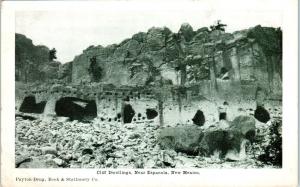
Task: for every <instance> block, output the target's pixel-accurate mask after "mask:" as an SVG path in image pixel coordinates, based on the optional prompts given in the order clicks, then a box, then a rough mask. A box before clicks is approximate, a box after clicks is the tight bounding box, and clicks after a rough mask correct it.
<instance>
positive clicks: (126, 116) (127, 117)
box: [123, 104, 135, 123]
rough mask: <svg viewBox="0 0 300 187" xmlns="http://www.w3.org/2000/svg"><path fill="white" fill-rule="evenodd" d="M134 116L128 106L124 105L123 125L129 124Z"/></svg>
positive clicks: (130, 107)
mask: <svg viewBox="0 0 300 187" xmlns="http://www.w3.org/2000/svg"><path fill="white" fill-rule="evenodd" d="M134 115H135V111H134V110H133V108H132V106H131V105H130V104H125V106H124V111H123V118H124V123H131V121H132V118H133V116H134Z"/></svg>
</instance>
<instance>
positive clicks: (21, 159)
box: [15, 156, 32, 168]
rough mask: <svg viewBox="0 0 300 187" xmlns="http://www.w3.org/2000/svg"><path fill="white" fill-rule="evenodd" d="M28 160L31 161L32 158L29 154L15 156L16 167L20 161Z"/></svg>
mask: <svg viewBox="0 0 300 187" xmlns="http://www.w3.org/2000/svg"><path fill="white" fill-rule="evenodd" d="M30 161H32V158H30V157H29V156H16V160H15V164H16V168H18V167H19V166H20V165H21V164H22V163H24V162H30Z"/></svg>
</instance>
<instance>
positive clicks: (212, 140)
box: [199, 129, 244, 160]
mask: <svg viewBox="0 0 300 187" xmlns="http://www.w3.org/2000/svg"><path fill="white" fill-rule="evenodd" d="M243 141H244V135H243V134H242V133H241V132H239V131H236V130H229V129H228V130H221V129H211V130H208V131H205V132H204V136H203V138H202V140H201V142H200V144H199V154H200V155H203V156H210V155H217V156H218V157H220V158H229V159H231V160H240V159H242V158H240V152H241V151H242V150H243V149H242V143H243ZM229 154H230V156H229Z"/></svg>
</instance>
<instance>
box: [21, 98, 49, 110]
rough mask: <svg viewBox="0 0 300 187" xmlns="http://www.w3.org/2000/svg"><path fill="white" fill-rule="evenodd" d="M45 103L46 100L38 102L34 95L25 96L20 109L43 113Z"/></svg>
mask: <svg viewBox="0 0 300 187" xmlns="http://www.w3.org/2000/svg"><path fill="white" fill-rule="evenodd" d="M45 105H46V101H42V102H40V103H36V101H35V97H34V96H28V97H25V98H24V100H23V102H22V104H21V107H20V109H19V111H20V112H24V113H37V114H41V113H43V112H44V108H45Z"/></svg>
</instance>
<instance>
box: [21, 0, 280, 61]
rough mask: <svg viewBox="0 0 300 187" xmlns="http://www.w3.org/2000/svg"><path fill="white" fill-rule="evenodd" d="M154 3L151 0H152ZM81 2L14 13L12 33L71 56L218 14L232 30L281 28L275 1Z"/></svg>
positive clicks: (198, 23) (196, 24) (63, 57)
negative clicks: (91, 47)
mask: <svg viewBox="0 0 300 187" xmlns="http://www.w3.org/2000/svg"><path fill="white" fill-rule="evenodd" d="M154 2H155V1H154ZM88 3H91V2H86V3H83V2H80V3H75V5H74V2H73V4H72V5H71V4H70V6H69V8H70V9H69V10H68V11H66V9H54V8H53V7H51V8H50V9H51V10H47V11H45V9H43V10H42V11H38V10H39V9H35V10H34V11H18V12H16V32H17V33H21V34H25V35H26V36H27V37H29V38H31V39H32V40H33V43H34V44H35V45H38V44H41V45H46V46H48V47H49V48H53V47H55V48H56V50H57V57H58V61H61V62H62V63H65V62H68V61H71V60H73V59H74V57H75V56H76V55H79V54H80V53H81V52H82V50H84V49H86V48H87V47H88V46H90V45H102V46H106V45H109V44H113V43H119V42H121V41H122V40H124V39H126V38H129V37H131V36H132V35H133V34H135V33H137V32H139V31H143V32H146V31H147V30H148V29H149V28H151V27H153V26H155V27H163V26H167V27H168V28H170V29H171V30H172V31H173V32H177V31H178V29H179V28H180V25H181V24H182V23H184V22H188V23H189V24H190V25H191V26H192V27H193V28H194V30H197V29H198V28H200V27H204V26H207V27H208V26H209V25H212V24H214V22H215V21H216V20H218V19H220V20H222V22H223V23H225V24H227V25H228V26H227V29H226V30H227V31H228V32H232V31H236V30H241V29H245V28H249V27H253V26H255V25H258V24H261V25H262V26H272V27H281V26H282V6H281V5H282V4H281V2H280V1H279V0H251V1H249V0H247V1H242V0H240V1H235V0H226V1H224V0H223V1H221V0H220V1H218V0H210V1H205V0H194V1H181V2H177V1H172V2H170V1H169V2H166V1H165V2H164V3H160V2H158V1H157V2H155V3H145V2H136V1H120V2H115V1H114V2H111V1H106V2H101V3H98V4H97V3H95V2H92V3H91V4H92V5H91V7H89V6H87V4H88Z"/></svg>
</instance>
